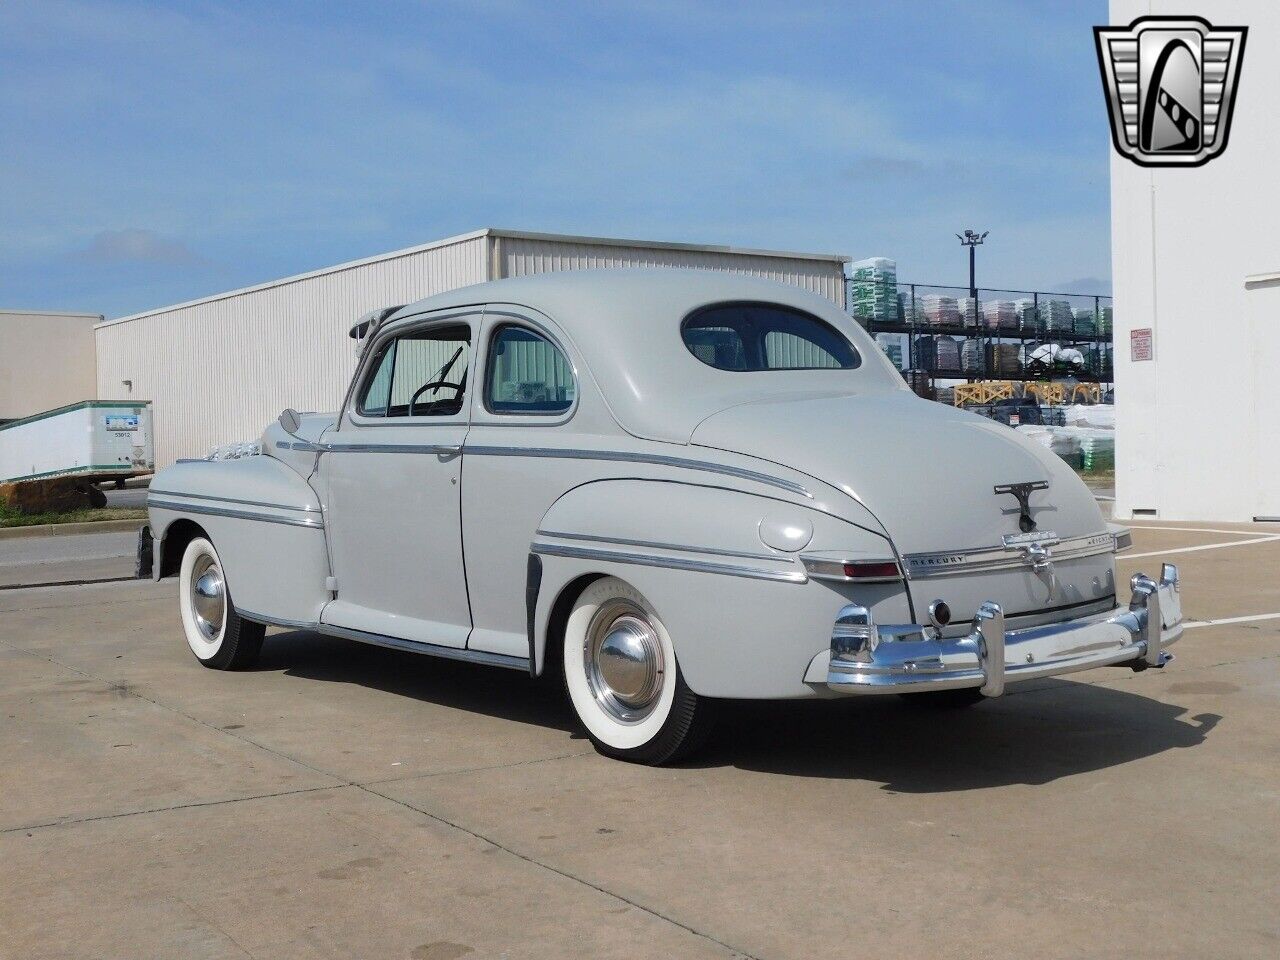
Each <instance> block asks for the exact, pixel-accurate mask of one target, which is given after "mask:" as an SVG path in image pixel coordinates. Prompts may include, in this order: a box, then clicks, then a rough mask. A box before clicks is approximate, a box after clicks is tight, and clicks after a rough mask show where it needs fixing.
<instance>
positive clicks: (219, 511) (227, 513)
mask: <svg viewBox="0 0 1280 960" xmlns="http://www.w3.org/2000/svg"><path fill="white" fill-rule="evenodd" d="M147 507H148V508H151V507H155V508H156V509H158V510H177V511H178V512H179V513H201V514H208V515H209V516H214V517H233V518H234V519H236V520H261V521H263V522H264V523H283V524H285V525H287V526H291V527H310V528H312V529H315V530H323V529H324V521H323V520H321V519H319V518H316V519H312V518H311V517H273V516H271V515H270V514H267V513H253V512H250V511H248V510H232V509H230V508H227V507H213V506H207V505H205V504H202V503H178V502H177V501H176V500H153V499H152V498H150V497H148V498H147ZM283 509H286V510H289V509H293V508H291V507H284V508H283Z"/></svg>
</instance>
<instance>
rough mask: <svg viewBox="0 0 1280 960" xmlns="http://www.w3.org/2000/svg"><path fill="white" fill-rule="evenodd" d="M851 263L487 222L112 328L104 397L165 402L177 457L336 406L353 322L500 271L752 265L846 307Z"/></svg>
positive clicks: (161, 447) (102, 348) (106, 341)
mask: <svg viewBox="0 0 1280 960" xmlns="http://www.w3.org/2000/svg"><path fill="white" fill-rule="evenodd" d="M846 260H847V258H843V257H838V256H825V257H824V256H813V255H809V256H806V255H803V254H779V253H773V252H769V251H744V250H736V249H732V248H728V247H696V246H692V245H687V244H666V243H654V244H646V243H644V242H638V241H619V240H610V239H604V238H586V237H560V236H557V235H553V234H529V233H521V232H515V231H502V230H480V231H476V232H475V233H471V234H466V235H464V236H461V237H454V238H450V239H448V240H442V241H439V242H437V243H432V244H427V245H424V246H421V247H414V248H411V249H409V250H402V251H397V252H395V253H392V254H387V255H384V256H381V257H372V258H369V259H367V260H362V261H357V262H354V263H349V264H342V265H340V266H337V267H332V268H329V269H326V270H319V271H315V272H314V273H309V274H303V275H301V276H297V277H289V278H287V279H284V280H279V281H275V282H273V283H266V284H262V285H259V286H256V287H249V288H246V289H243V290H236V291H232V292H230V293H226V294H220V295H218V296H214V297H207V298H204V299H202V300H197V301H192V302H190V303H185V304H178V305H176V306H172V307H165V308H162V309H159V310H152V311H148V312H146V313H141V314H137V315H135V316H131V317H124V318H121V319H119V320H110V321H107V322H106V323H103V324H100V325H99V326H98V327H97V329H96V331H95V334H96V340H97V354H98V364H97V385H98V395H99V396H102V397H108V398H112V399H116V398H119V399H132V398H137V399H140V400H151V401H152V418H153V424H154V431H155V454H156V465H157V466H164V465H166V464H168V463H172V462H173V461H174V460H175V459H178V458H179V457H198V456H203V455H204V454H205V453H207V452H208V451H209V449H210V448H212V447H215V446H217V445H219V444H223V443H230V442H235V441H238V440H248V439H252V438H254V437H256V436H258V435H259V434H260V433H261V431H262V428H263V427H264V426H265V425H266V424H267V423H269V422H270V421H271V420H272V419H274V418H275V417H276V416H277V415H278V414H279V413H280V411H281V410H282V409H284V408H285V407H294V408H295V409H298V410H301V411H308V410H333V409H336V408H337V406H338V405H339V404H340V403H341V401H342V395H343V393H344V391H345V390H346V387H347V384H348V382H349V381H350V379H351V374H352V372H353V369H354V366H355V351H354V347H353V344H352V341H351V340H350V338H349V337H348V336H347V331H348V330H349V329H350V327H351V325H352V324H353V323H355V321H356V320H357V319H358V318H359V317H360V315H361V314H364V313H367V312H368V311H370V310H375V309H379V308H382V307H387V306H392V305H394V304H401V303H412V302H413V301H415V300H421V299H422V298H424V297H428V296H431V295H432V294H436V293H440V292H443V291H445V290H450V289H454V288H456V287H461V286H466V285H468V284H473V283H480V282H483V281H485V280H489V279H498V278H501V277H508V276H522V275H526V274H531V273H545V272H549V271H554V270H574V269H590V268H599V267H619V266H675V267H694V268H702V269H711V270H729V271H736V272H741V273H749V274H753V275H755V276H761V277H768V278H770V279H774V280H779V281H781V282H784V283H792V284H796V285H798V286H801V287H803V288H805V289H807V290H811V291H813V292H815V293H818V294H820V295H822V296H825V297H829V298H830V299H831V300H833V301H835V302H836V303H839V304H841V305H843V303H844V280H843V278H844V263H845V261H846ZM125 380H130V381H132V383H133V386H132V390H131V391H128V390H126V389H125V387H124V385H123V381H125Z"/></svg>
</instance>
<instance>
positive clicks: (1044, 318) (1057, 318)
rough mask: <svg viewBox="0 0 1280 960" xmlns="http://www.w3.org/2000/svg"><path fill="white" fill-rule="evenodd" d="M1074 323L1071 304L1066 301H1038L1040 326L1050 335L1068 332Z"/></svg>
mask: <svg viewBox="0 0 1280 960" xmlns="http://www.w3.org/2000/svg"><path fill="white" fill-rule="evenodd" d="M1074 323H1075V317H1074V316H1073V315H1072V313H1071V304H1069V303H1068V302H1067V301H1066V300H1041V301H1040V326H1041V328H1042V329H1044V330H1048V331H1049V332H1050V333H1056V332H1066V331H1070V330H1071V329H1072V327H1073V325H1074Z"/></svg>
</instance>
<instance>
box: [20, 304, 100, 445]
mask: <svg viewBox="0 0 1280 960" xmlns="http://www.w3.org/2000/svg"><path fill="white" fill-rule="evenodd" d="M101 319H102V315H101V314H96V313H52V312H47V311H41V310H0V420H17V419H19V418H21V417H29V416H31V415H32V414H36V413H41V412H43V411H45V410H52V409H53V408H54V407H65V406H66V405H67V404H70V403H79V402H80V401H81V400H95V399H97V397H98V394H97V380H96V378H95V375H94V336H93V325H94V324H95V323H97V322H98V321H100V320H101Z"/></svg>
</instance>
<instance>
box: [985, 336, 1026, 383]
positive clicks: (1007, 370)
mask: <svg viewBox="0 0 1280 960" xmlns="http://www.w3.org/2000/svg"><path fill="white" fill-rule="evenodd" d="M988 369H989V370H990V371H991V372H992V373H993V374H1003V375H1005V376H1009V375H1016V374H1020V373H1022V348H1021V347H1020V346H1019V345H1018V344H1016V343H993V344H992V345H991V360H990V364H989V366H988Z"/></svg>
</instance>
